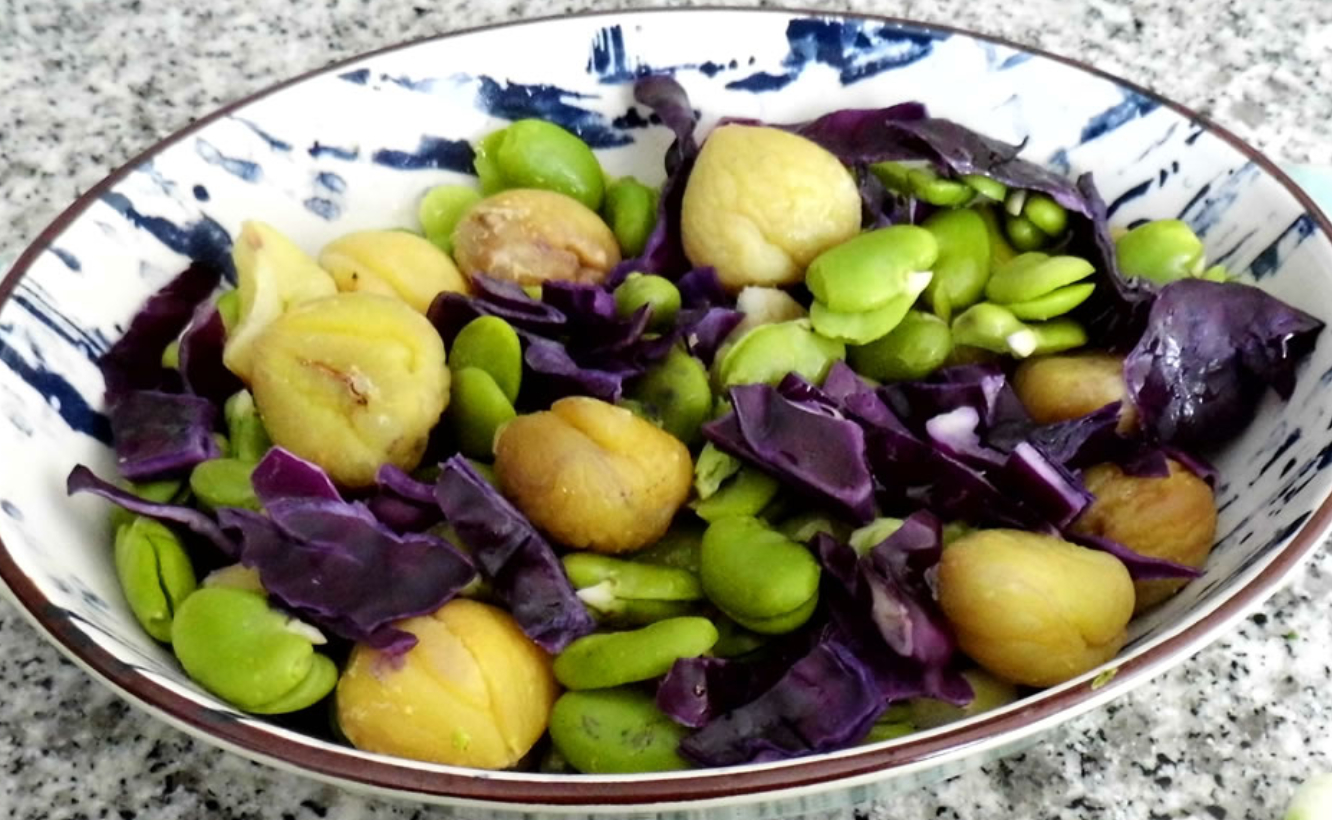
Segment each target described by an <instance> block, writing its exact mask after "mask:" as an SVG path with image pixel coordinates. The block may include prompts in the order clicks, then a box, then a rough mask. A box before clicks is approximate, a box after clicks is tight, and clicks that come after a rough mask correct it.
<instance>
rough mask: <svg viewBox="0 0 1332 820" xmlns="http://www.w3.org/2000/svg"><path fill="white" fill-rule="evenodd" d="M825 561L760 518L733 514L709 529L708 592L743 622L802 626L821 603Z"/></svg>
mask: <svg viewBox="0 0 1332 820" xmlns="http://www.w3.org/2000/svg"><path fill="white" fill-rule="evenodd" d="M819 574H820V572H819V564H818V562H817V561H816V560H815V559H814V556H813V555H812V554H811V553H810V552H809V550H808V549H806V548H805V547H804V546H802V545H800V544H797V543H796V542H794V541H792V540H791V539H789V538H787V537H786V536H784V535H782V534H781V533H779V532H777V531H776V530H773V529H770V528H769V527H768V526H767V525H766V524H764V523H763V522H762V521H760V520H759V519H757V518H753V517H747V516H733V517H730V518H723V519H720V520H718V521H715V522H713V523H712V524H711V525H710V526H709V527H708V529H707V531H705V532H704V533H703V546H702V550H701V552H700V555H699V575H700V579H701V580H702V582H703V592H704V593H705V594H706V595H707V596H708V599H709V600H711V601H712V602H713V603H714V604H715V605H716V606H717V608H718V609H720V610H721V611H722V612H724V613H726V615H727V616H729V617H730V618H731V619H733V620H734V621H736V622H737V623H739V624H740V625H741V626H743V627H745V628H747V629H751V630H753V631H755V632H761V633H764V634H781V633H782V632H789V631H791V630H793V629H796V628H797V627H799V626H800V625H801V624H803V623H804V622H805V621H807V620H808V619H809V617H810V616H811V615H812V614H813V613H814V608H815V606H816V605H817V603H818V591H819Z"/></svg>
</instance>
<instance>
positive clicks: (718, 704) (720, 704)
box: [657, 657, 751, 729]
mask: <svg viewBox="0 0 1332 820" xmlns="http://www.w3.org/2000/svg"><path fill="white" fill-rule="evenodd" d="M750 680H751V674H750V671H749V670H748V669H747V668H746V667H745V665H744V664H741V663H737V662H735V661H729V660H727V659H725V658H703V657H699V658H680V659H679V660H677V661H676V662H675V663H674V664H673V665H672V666H671V669H670V671H669V672H667V673H666V677H664V678H662V679H661V683H660V684H658V685H657V708H659V709H661V711H662V712H663V713H665V714H666V716H667V717H669V718H670V719H671V720H673V721H675V722H676V723H678V724H680V725H681V726H688V727H689V728H691V729H698V728H700V727H703V726H706V725H707V724H708V723H710V722H711V721H712V720H713V719H715V718H717V717H719V716H720V715H722V714H723V713H725V712H728V711H730V710H731V709H733V708H735V707H737V706H740V705H743V704H744V703H745V702H747V701H748V700H749V695H750V692H749V689H750V683H749V682H750Z"/></svg>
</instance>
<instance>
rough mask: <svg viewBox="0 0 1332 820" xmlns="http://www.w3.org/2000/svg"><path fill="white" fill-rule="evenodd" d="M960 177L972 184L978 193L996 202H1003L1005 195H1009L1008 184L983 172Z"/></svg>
mask: <svg viewBox="0 0 1332 820" xmlns="http://www.w3.org/2000/svg"><path fill="white" fill-rule="evenodd" d="M959 179H961V180H962V181H963V182H965V183H966V184H968V185H970V186H971V187H972V188H973V189H974V190H975V191H976V193H978V194H980V195H981V196H983V197H985V198H986V199H989V200H992V201H994V202H1003V201H1004V197H1006V196H1008V186H1007V185H1005V184H1004V183H1002V182H1000V181H999V180H997V179H990V178H989V177H987V176H983V175H981V174H963V175H962V176H961V177H959Z"/></svg>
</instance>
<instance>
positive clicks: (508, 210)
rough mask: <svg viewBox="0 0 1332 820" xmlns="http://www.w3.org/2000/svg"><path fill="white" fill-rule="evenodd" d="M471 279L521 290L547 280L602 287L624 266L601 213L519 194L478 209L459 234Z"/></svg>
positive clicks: (457, 254)
mask: <svg viewBox="0 0 1332 820" xmlns="http://www.w3.org/2000/svg"><path fill="white" fill-rule="evenodd" d="M453 256H454V259H455V260H456V261H457V263H458V267H459V268H460V269H461V270H462V272H463V273H464V274H466V275H467V276H476V275H485V276H491V277H494V278H496V279H503V280H506V281H509V282H513V283H515V284H518V285H523V286H531V285H540V284H541V283H542V282H545V281H546V280H548V279H550V280H556V281H567V282H584V283H589V284H600V283H601V282H602V281H603V280H605V278H606V275H607V274H608V273H609V272H610V269H611V268H613V267H615V266H616V265H618V264H619V263H620V245H619V243H618V242H617V241H616V239H615V234H613V233H611V229H610V228H609V227H607V226H606V223H605V222H602V221H601V217H600V216H597V214H596V212H595V211H593V210H591V209H589V208H588V207H587V206H586V205H583V204H582V203H581V202H579V201H578V200H576V199H573V198H571V197H567V196H565V195H563V194H558V193H555V192H553V191H543V190H537V189H534V188H516V189H514V190H510V191H503V192H501V193H498V194H495V195H493V196H488V197H486V198H485V199H483V200H481V201H480V202H478V203H477V204H476V205H474V206H472V208H471V209H470V210H468V211H467V213H466V214H465V215H464V216H463V218H462V220H461V221H460V222H459V223H458V226H457V227H456V228H455V229H454V231H453Z"/></svg>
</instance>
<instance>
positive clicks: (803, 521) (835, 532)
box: [777, 512, 851, 544]
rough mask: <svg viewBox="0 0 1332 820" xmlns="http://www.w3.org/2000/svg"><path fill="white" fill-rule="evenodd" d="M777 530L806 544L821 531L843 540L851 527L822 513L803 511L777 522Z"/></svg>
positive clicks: (793, 539)
mask: <svg viewBox="0 0 1332 820" xmlns="http://www.w3.org/2000/svg"><path fill="white" fill-rule="evenodd" d="M777 531H778V532H780V533H781V534H782V535H785V536H786V537H787V538H790V539H791V540H792V541H796V542H799V543H801V544H807V543H809V542H810V541H811V540H812V539H813V538H814V536H816V535H818V534H819V533H821V532H823V533H827V534H828V535H831V536H832V537H833V538H836V539H837V540H838V541H845V540H846V537H847V536H848V535H850V533H851V528H850V527H848V526H847V525H845V524H843V523H842V522H840V521H834V520H833V519H831V518H829V517H828V516H826V515H823V514H822V513H814V512H804V513H800V514H799V515H796V516H793V517H791V518H788V519H786V520H785V521H783V522H782V523H780V524H778V525H777Z"/></svg>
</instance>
